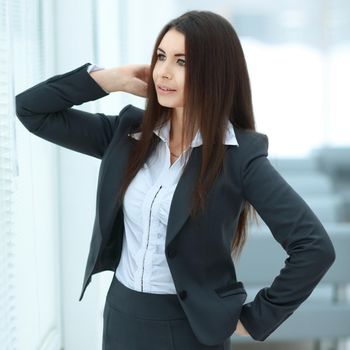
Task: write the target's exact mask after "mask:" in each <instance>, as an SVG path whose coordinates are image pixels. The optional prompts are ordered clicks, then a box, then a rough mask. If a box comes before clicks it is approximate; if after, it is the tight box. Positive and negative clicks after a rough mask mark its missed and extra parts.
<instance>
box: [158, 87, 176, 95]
mask: <svg viewBox="0 0 350 350" xmlns="http://www.w3.org/2000/svg"><path fill="white" fill-rule="evenodd" d="M157 91H158V92H159V93H160V94H162V95H169V94H171V93H172V92H175V91H176V90H173V89H169V88H166V87H162V86H159V85H158V86H157Z"/></svg>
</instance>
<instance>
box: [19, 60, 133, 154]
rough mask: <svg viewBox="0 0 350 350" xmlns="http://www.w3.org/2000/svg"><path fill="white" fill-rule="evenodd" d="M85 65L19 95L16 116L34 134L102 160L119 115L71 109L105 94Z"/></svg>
mask: <svg viewBox="0 0 350 350" xmlns="http://www.w3.org/2000/svg"><path fill="white" fill-rule="evenodd" d="M90 65H91V64H90V63H86V64H84V65H82V66H80V67H78V68H76V69H74V70H72V71H69V72H67V73H65V74H60V75H55V76H53V77H51V78H49V79H47V80H45V81H43V82H41V83H39V84H37V85H34V86H33V87H31V88H29V89H27V90H25V91H23V92H21V93H20V94H18V95H16V97H15V99H16V115H17V117H18V119H19V120H20V121H21V123H22V124H23V125H24V126H25V127H26V128H27V129H28V130H29V131H30V132H31V133H33V134H35V135H37V136H39V137H41V138H43V139H45V140H47V141H50V142H53V143H55V144H57V145H59V146H62V147H65V148H68V149H71V150H73V151H76V152H80V153H83V154H86V155H89V156H93V157H96V158H99V159H101V158H102V157H103V155H104V153H105V151H106V149H107V147H108V145H109V143H110V141H111V139H112V136H113V133H114V130H116V128H117V127H118V124H119V119H120V116H121V115H122V113H123V112H124V111H125V110H126V109H127V108H128V107H129V106H130V105H128V106H126V107H124V108H123V109H122V110H121V112H120V113H119V115H106V114H103V113H88V112H85V111H82V110H79V109H75V108H72V106H74V105H80V104H82V103H84V102H88V101H94V100H96V99H99V98H101V97H104V96H106V95H109V93H107V92H106V91H104V90H103V89H102V88H101V87H100V86H99V85H98V84H97V83H96V81H95V80H94V79H93V78H92V77H91V76H90V74H89V73H88V71H87V68H88V66H90Z"/></svg>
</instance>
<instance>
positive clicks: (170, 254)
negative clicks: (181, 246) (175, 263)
mask: <svg viewBox="0 0 350 350" xmlns="http://www.w3.org/2000/svg"><path fill="white" fill-rule="evenodd" d="M175 256H176V250H175V249H168V257H169V258H174V257H175Z"/></svg>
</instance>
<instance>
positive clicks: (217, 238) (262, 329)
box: [16, 63, 335, 345]
mask: <svg viewBox="0 0 350 350" xmlns="http://www.w3.org/2000/svg"><path fill="white" fill-rule="evenodd" d="M89 64H90V63H86V64H84V65H82V66H80V67H78V68H76V69H74V70H72V71H70V72H67V73H65V74H61V75H56V76H53V77H52V78H50V79H47V80H45V81H43V82H41V83H39V84H37V85H35V86H33V87H31V88H29V89H27V90H25V91H24V92H22V93H20V94H18V95H17V96H16V114H17V116H18V118H19V120H20V121H21V122H22V123H23V125H24V126H25V127H26V128H27V129H28V130H29V131H30V132H31V133H33V134H35V135H37V136H39V137H41V138H43V139H45V140H48V141H50V142H53V143H55V144H57V145H60V146H62V147H66V148H68V149H71V150H74V151H77V152H80V153H84V154H87V155H89V156H93V157H96V158H99V159H101V164H100V170H99V177H98V187H97V203H96V216H95V221H94V227H93V232H92V239H91V246H90V251H89V255H88V259H87V264H86V271H85V276H84V282H83V288H82V292H81V296H80V299H79V301H80V300H81V299H82V298H83V295H84V291H85V289H86V287H87V285H88V284H89V283H90V281H91V276H92V275H93V274H95V273H98V272H100V271H104V270H111V271H115V270H116V267H117V265H118V262H119V259H120V255H121V248H122V242H123V231H124V220H123V211H122V207H121V206H118V205H117V201H116V193H117V191H118V188H119V186H120V184H121V180H122V174H123V171H124V170H125V167H126V164H127V159H128V156H129V153H130V150H131V149H132V147H133V145H134V143H133V142H135V140H133V139H131V137H130V136H129V135H128V133H130V132H132V131H134V130H136V128H137V127H138V126H139V124H140V122H141V120H142V117H143V110H142V109H140V108H137V107H134V106H133V105H130V104H129V105H127V106H126V107H124V108H123V109H122V110H121V111H120V113H119V115H105V114H103V113H88V112H85V111H81V110H78V109H75V108H72V106H74V105H80V104H82V103H84V102H87V101H93V100H97V99H99V98H101V97H104V96H106V95H108V94H107V93H106V92H105V91H104V90H103V89H102V88H101V87H100V86H99V85H98V84H97V83H96V82H95V81H94V79H92V78H91V76H90V75H89V73H87V66H88V65H89ZM234 131H235V133H236V137H237V141H238V143H239V147H237V146H236V145H235V146H233V145H226V153H225V160H224V165H225V171H224V172H223V173H222V174H221V175H220V176H219V177H218V178H217V180H216V181H215V182H214V185H213V187H212V189H211V190H210V192H209V193H208V198H207V202H206V208H205V211H204V213H202V214H201V215H199V217H197V218H195V219H193V220H192V219H191V218H190V217H189V210H190V207H189V204H190V194H191V191H192V189H193V186H194V183H195V178H196V175H197V173H198V171H199V164H200V159H201V152H202V147H201V146H200V147H196V148H194V149H193V150H192V153H191V156H190V158H189V162H188V164H187V166H186V168H185V171H184V173H183V174H182V176H181V178H180V180H179V183H178V185H177V187H176V190H175V193H174V197H173V200H172V204H171V207H170V213H169V221H168V226H167V233H166V242H165V252H166V259H167V262H168V264H169V268H170V271H171V274H172V277H173V280H174V284H175V287H176V291H177V295H178V298H179V301H180V303H181V305H182V307H183V309H184V312H185V313H186V315H187V316H188V319H189V322H190V324H191V327H192V328H193V331H194V333H195V334H196V336H197V337H198V339H199V341H201V342H202V343H204V344H207V345H214V344H218V343H221V342H223V341H224V340H225V338H227V337H229V336H230V335H231V334H232V333H233V332H234V331H235V329H236V325H237V321H238V319H239V318H240V320H241V322H242V323H243V325H244V326H245V328H246V329H247V331H248V332H249V333H250V335H251V336H252V338H253V339H255V340H260V341H263V340H265V339H266V338H267V337H268V336H269V334H271V333H272V332H273V331H274V330H275V329H276V328H277V327H278V326H279V325H280V324H281V323H282V322H283V321H284V320H286V319H287V318H288V317H289V316H290V315H291V314H292V313H293V312H294V311H295V310H296V309H297V307H298V306H299V305H300V304H301V303H302V302H303V301H304V300H305V299H306V298H307V297H308V296H309V295H310V294H311V292H312V290H313V289H314V288H315V286H316V285H317V284H318V282H319V281H320V280H321V278H322V277H323V275H324V274H325V273H326V271H327V270H328V269H329V267H330V266H331V265H332V263H333V262H334V260H335V251H334V247H333V245H332V243H331V240H330V238H329V235H328V234H327V232H326V230H325V228H324V227H323V226H322V224H321V222H320V221H319V219H318V218H317V217H316V216H315V214H314V212H313V211H312V210H311V209H310V207H309V206H308V205H307V204H306V202H305V201H304V200H303V199H302V198H301V197H300V196H299V195H298V193H296V192H295V190H294V189H293V188H292V187H291V186H290V185H289V184H288V183H287V182H286V181H285V180H284V178H282V176H281V175H280V173H279V172H278V171H277V170H276V169H275V168H274V167H273V166H272V165H271V163H270V161H269V159H268V158H267V156H268V137H267V136H266V135H265V134H262V133H258V132H255V131H247V130H241V129H237V128H234ZM136 142H137V141H136ZM244 200H247V201H249V202H250V203H251V204H252V205H253V206H254V208H255V209H256V210H257V212H258V213H259V215H260V217H261V218H262V219H263V220H264V222H265V223H266V224H267V226H268V227H269V229H270V230H271V233H272V235H273V237H274V239H276V240H277V241H278V242H279V243H280V245H281V247H282V248H283V249H285V250H286V252H287V253H288V255H289V257H288V258H287V259H286V261H285V265H284V266H283V268H282V261H281V271H280V274H279V275H278V276H276V278H275V279H274V281H273V283H272V285H271V286H269V287H265V288H263V289H261V290H260V291H259V292H258V293H257V295H256V296H255V298H254V300H253V301H251V302H248V303H245V304H244V302H245V300H246V297H247V293H246V290H245V288H244V285H243V283H242V281H237V279H236V273H235V266H234V262H233V260H232V257H231V255H230V244H231V240H232V238H233V232H234V231H235V228H236V227H237V223H238V218H239V214H240V212H241V210H242V209H243V205H242V204H243V201H244ZM261 259H264V252H263V251H262V252H261Z"/></svg>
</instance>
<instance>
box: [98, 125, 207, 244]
mask: <svg viewBox="0 0 350 350" xmlns="http://www.w3.org/2000/svg"><path fill="white" fill-rule="evenodd" d="M138 122H140V120H139V121H138ZM134 123H135V121H133V123H132V124H134ZM119 145H120V146H119ZM119 145H118V147H116V149H114V150H113V149H112V150H111V152H110V154H109V155H107V158H106V159H105V165H104V169H103V171H102V170H101V175H100V176H101V178H100V179H99V185H100V186H99V187H100V191H99V192H100V193H99V192H98V193H97V201H98V204H97V205H98V214H99V224H100V229H101V234H102V237H103V240H105V242H108V240H109V237H110V235H111V234H115V232H114V233H113V232H112V231H113V226H114V222H115V220H116V218H117V217H119V211H120V210H122V205H118V204H117V193H118V191H119V188H120V185H121V181H122V176H123V175H124V171H125V170H126V166H127V161H128V158H129V155H130V151H131V149H132V141H131V140H129V139H128V140H127V141H126V142H120V143H119ZM201 152H202V147H194V148H193V149H192V152H191V154H190V157H189V159H188V164H187V166H186V167H185V170H184V172H183V173H182V175H181V177H180V179H179V182H178V184H177V186H176V188H175V192H174V195H173V199H172V202H171V205H170V212H169V216H168V225H167V233H166V242H165V245H166V246H168V245H169V244H170V242H171V241H172V240H173V239H174V238H175V237H176V235H177V233H178V232H179V231H180V229H181V228H182V226H183V225H184V223H185V222H186V220H187V218H188V216H189V214H190V209H191V208H190V206H191V194H192V192H193V188H194V184H195V180H196V178H197V174H198V171H199V166H200V155H201ZM122 217H123V216H122Z"/></svg>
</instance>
